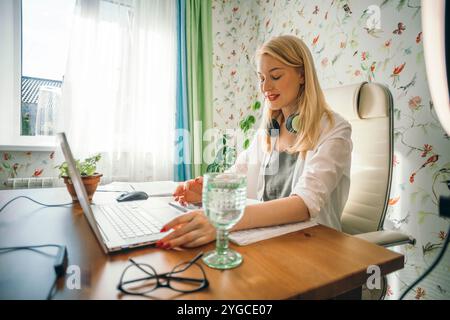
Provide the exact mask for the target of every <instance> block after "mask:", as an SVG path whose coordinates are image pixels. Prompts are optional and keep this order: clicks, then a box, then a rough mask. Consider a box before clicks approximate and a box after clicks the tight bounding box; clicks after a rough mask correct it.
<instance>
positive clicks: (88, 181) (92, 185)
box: [62, 173, 103, 202]
mask: <svg viewBox="0 0 450 320" xmlns="http://www.w3.org/2000/svg"><path fill="white" fill-rule="evenodd" d="M102 176H103V174H101V173H95V174H94V175H92V176H88V177H87V176H81V180H82V181H83V184H84V188H85V189H86V192H87V195H88V198H89V202H92V197H93V196H94V193H95V190H97V186H98V184H99V182H100V178H101V177H102ZM62 178H63V179H64V183H65V184H66V187H67V190H68V191H69V193H70V196H71V197H72V202H78V197H77V194H76V192H75V188H74V186H73V183H72V180H71V179H70V178H69V177H62Z"/></svg>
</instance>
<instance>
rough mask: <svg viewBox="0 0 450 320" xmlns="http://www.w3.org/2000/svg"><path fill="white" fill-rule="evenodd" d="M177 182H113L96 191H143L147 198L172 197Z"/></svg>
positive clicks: (99, 187)
mask: <svg viewBox="0 0 450 320" xmlns="http://www.w3.org/2000/svg"><path fill="white" fill-rule="evenodd" d="M177 185H178V182H174V181H152V182H121V181H114V182H111V183H109V184H105V185H101V186H98V188H97V190H99V191H103V192H131V191H144V192H145V193H147V194H148V195H149V196H158V195H159V196H168V197H170V196H172V194H173V192H174V191H175V188H176V187H177Z"/></svg>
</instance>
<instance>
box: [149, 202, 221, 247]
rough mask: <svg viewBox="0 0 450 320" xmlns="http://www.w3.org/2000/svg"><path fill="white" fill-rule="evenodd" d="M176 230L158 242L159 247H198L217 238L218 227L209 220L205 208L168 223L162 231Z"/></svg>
mask: <svg viewBox="0 0 450 320" xmlns="http://www.w3.org/2000/svg"><path fill="white" fill-rule="evenodd" d="M170 229H174V231H173V232H172V233H170V234H168V235H167V236H165V237H164V238H162V239H161V240H159V241H158V242H157V243H156V246H157V247H160V248H163V249H171V248H174V247H179V246H182V247H187V248H192V247H197V246H201V245H203V244H206V243H208V242H211V241H213V240H214V239H216V229H215V228H214V227H213V225H212V224H211V223H210V222H209V220H208V218H207V217H206V216H205V213H204V211H203V210H194V211H190V212H188V213H185V214H183V215H181V216H178V217H176V218H175V219H173V220H171V221H170V222H168V223H166V224H165V225H164V227H163V228H162V229H161V232H165V231H168V230H170Z"/></svg>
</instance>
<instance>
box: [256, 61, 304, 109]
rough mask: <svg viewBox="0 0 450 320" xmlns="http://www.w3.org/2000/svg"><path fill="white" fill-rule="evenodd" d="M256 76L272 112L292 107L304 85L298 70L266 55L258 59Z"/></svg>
mask: <svg viewBox="0 0 450 320" xmlns="http://www.w3.org/2000/svg"><path fill="white" fill-rule="evenodd" d="M258 75H259V78H260V89H261V92H262V93H263V94H264V97H265V99H266V102H267V104H268V106H269V108H270V109H272V110H281V109H282V108H284V107H293V106H292V105H293V103H294V101H295V100H296V99H297V96H298V95H299V90H300V89H302V87H303V84H304V83H305V80H304V76H303V74H301V72H300V69H299V68H294V67H290V66H288V65H286V64H284V63H282V62H281V61H279V60H278V59H275V58H274V57H272V56H270V55H268V54H263V55H262V56H261V57H260V59H259V62H258ZM302 90H303V89H302Z"/></svg>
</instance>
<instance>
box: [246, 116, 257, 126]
mask: <svg viewBox="0 0 450 320" xmlns="http://www.w3.org/2000/svg"><path fill="white" fill-rule="evenodd" d="M247 122H248V123H249V124H250V125H252V124H255V122H256V119H255V117H254V116H248V117H247Z"/></svg>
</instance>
